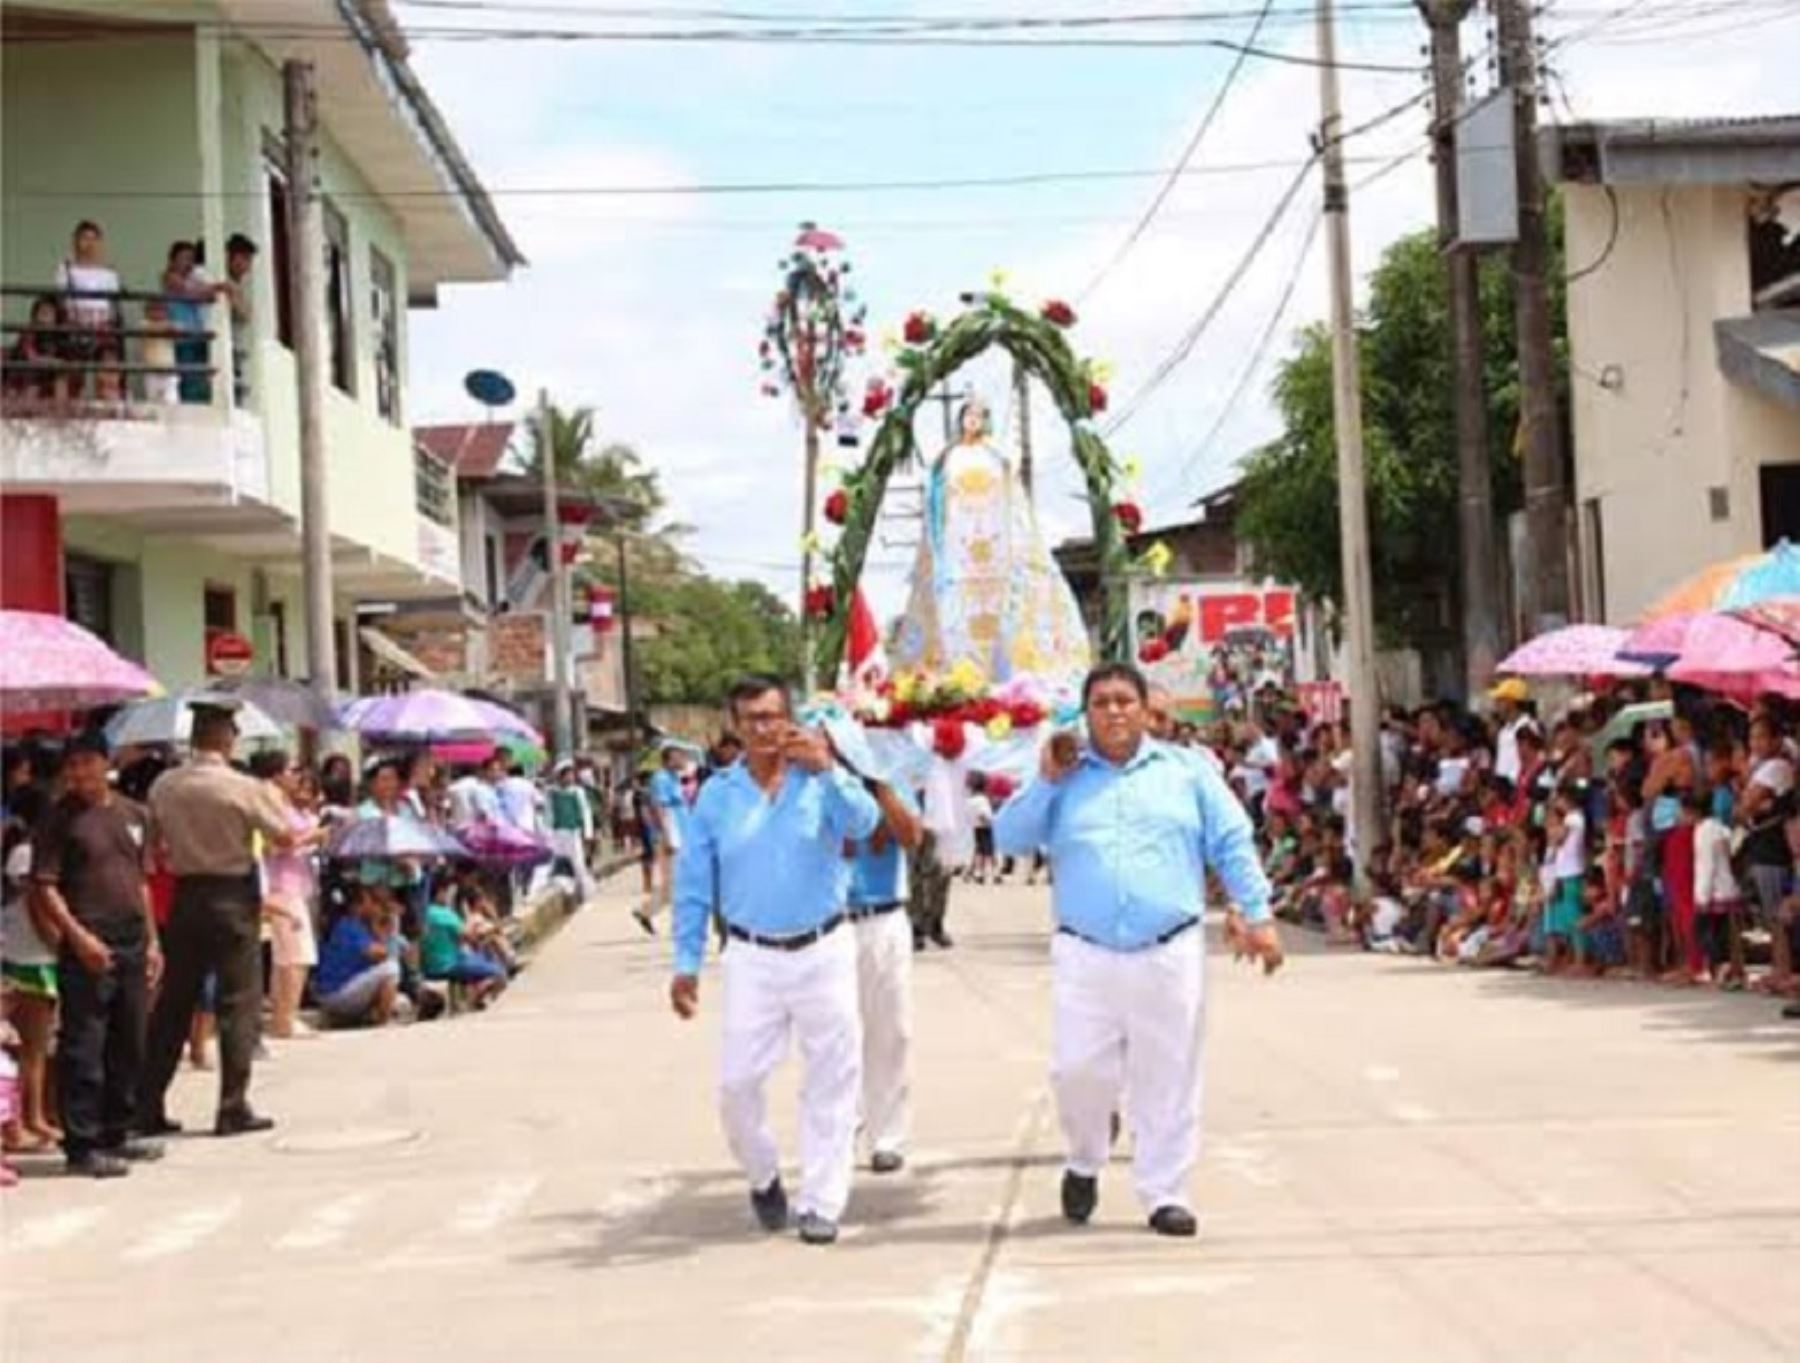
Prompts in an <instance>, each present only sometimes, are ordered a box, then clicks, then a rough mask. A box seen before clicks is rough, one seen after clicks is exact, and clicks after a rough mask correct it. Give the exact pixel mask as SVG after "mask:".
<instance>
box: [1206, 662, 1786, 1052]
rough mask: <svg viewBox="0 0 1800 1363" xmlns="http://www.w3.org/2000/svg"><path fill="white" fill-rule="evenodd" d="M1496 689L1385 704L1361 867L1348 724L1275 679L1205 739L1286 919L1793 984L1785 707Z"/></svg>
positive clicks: (1450, 959)
mask: <svg viewBox="0 0 1800 1363" xmlns="http://www.w3.org/2000/svg"><path fill="white" fill-rule="evenodd" d="M1486 701H1487V705H1486V707H1484V708H1485V709H1486V713H1480V714H1478V713H1474V712H1471V711H1469V710H1467V709H1465V708H1463V707H1460V706H1458V705H1454V704H1439V705H1429V706H1425V707H1422V708H1420V709H1417V710H1410V711H1409V710H1399V709H1395V710H1391V711H1390V712H1389V713H1387V714H1386V715H1385V716H1384V717H1383V721H1382V725H1381V770H1382V775H1383V780H1384V786H1385V795H1386V798H1385V801H1384V815H1383V820H1382V822H1381V827H1382V841H1381V842H1380V844H1379V845H1378V846H1376V847H1374V848H1373V849H1372V850H1371V851H1370V853H1369V855H1368V859H1367V864H1366V866H1359V865H1358V864H1357V863H1358V861H1359V859H1360V849H1357V848H1355V847H1354V846H1353V845H1352V835H1351V831H1350V830H1351V827H1352V822H1351V820H1350V819H1349V812H1350V809H1349V802H1350V789H1351V774H1350V759H1351V754H1350V747H1349V728H1348V725H1347V723H1340V722H1314V721H1313V720H1311V719H1309V718H1308V717H1307V715H1306V714H1305V713H1304V711H1302V710H1301V709H1300V707H1299V706H1297V705H1295V704H1293V703H1291V702H1290V701H1288V700H1287V699H1286V698H1285V697H1284V696H1282V695H1279V694H1277V693H1275V692H1273V691H1268V692H1265V693H1264V694H1263V695H1262V696H1261V697H1260V699H1259V705H1258V711H1259V714H1258V716H1257V717H1256V718H1255V719H1237V720H1233V721H1230V722H1227V723H1225V724H1222V725H1220V726H1218V728H1217V729H1216V730H1215V731H1214V732H1213V733H1212V734H1211V735H1209V737H1210V739H1211V743H1210V745H1209V746H1210V747H1211V749H1212V751H1213V752H1214V754H1215V755H1216V756H1217V757H1218V758H1219V760H1220V761H1221V763H1222V764H1223V766H1224V767H1225V770H1226V772H1227V774H1228V777H1229V779H1230V780H1231V781H1232V783H1233V784H1234V786H1235V787H1236V788H1237V790H1238V792H1239V794H1240V795H1241V796H1242V797H1243V799H1244V801H1245V803H1246V805H1247V806H1248V807H1249V808H1250V809H1251V810H1252V812H1253V815H1254V817H1255V819H1256V822H1257V825H1258V828H1259V830H1260V836H1261V839H1262V842H1263V846H1264V849H1265V854H1266V858H1267V865H1268V869H1269V873H1270V876H1271V879H1272V880H1273V882H1274V884H1275V886H1276V892H1277V902H1278V912H1279V913H1280V914H1281V916H1283V917H1284V918H1287V919H1289V920H1290V921H1294V922H1297V923H1304V924H1309V925H1313V926H1316V927H1318V928H1319V929H1321V930H1322V931H1323V932H1324V933H1325V934H1326V936H1327V939H1328V940H1329V941H1330V942H1332V943H1334V944H1339V945H1343V946H1346V947H1350V946H1359V947H1362V948H1365V949H1367V950H1371V951H1381V952H1393V953H1401V954H1410V955H1418V956H1422V957H1429V958H1431V959H1433V960H1436V961H1439V962H1443V963H1446V964H1455V965H1460V966H1464V967H1470V968H1497V967H1512V968H1529V969H1535V970H1540V971H1543V972H1544V973H1546V974H1550V975H1556V976H1566V977H1575V978H1582V979H1597V978H1617V979H1633V980H1653V981H1658V982H1660V983H1662V984H1665V985H1669V986H1676V987H1682V988H1693V987H1701V986H1705V987H1713V988H1718V989H1723V990H1733V991H1737V990H1746V989H1748V990H1754V991H1757V992H1761V993H1766V994H1770V995H1775V996H1778V997H1781V998H1783V999H1788V1000H1792V999H1794V998H1796V997H1800V978H1797V977H1796V974H1795V960H1796V953H1797V952H1800V940H1797V938H1800V874H1797V873H1800V807H1797V805H1796V797H1795V784H1796V776H1795V770H1796V761H1797V759H1800V743H1797V742H1796V737H1797V734H1796V719H1797V718H1800V715H1797V714H1796V712H1795V710H1794V709H1793V707H1791V706H1790V705H1789V704H1787V703H1786V702H1785V701H1783V700H1782V699H1781V698H1779V697H1775V696H1766V697H1763V698H1761V699H1759V700H1757V701H1756V702H1755V703H1754V704H1752V705H1749V706H1747V707H1746V706H1740V705H1737V704H1734V703H1730V702H1728V701H1725V700H1723V699H1721V698H1719V697H1717V696H1714V695H1710V694H1708V693H1705V692H1701V691H1697V690H1691V689H1688V688H1683V687H1675V688H1671V687H1670V686H1668V685H1667V684H1666V683H1663V682H1661V681H1652V682H1630V683H1622V684H1619V685H1617V686H1614V687H1612V688H1610V689H1608V690H1605V691H1603V692H1598V693H1592V692H1589V693H1582V694H1579V695H1577V696H1576V697H1575V698H1574V699H1573V700H1572V701H1571V702H1570V703H1569V704H1567V705H1566V706H1564V707H1563V708H1561V709H1559V710H1558V711H1557V712H1556V713H1554V714H1540V713H1539V712H1538V707H1537V706H1536V705H1535V704H1534V703H1533V700H1532V695H1531V691H1530V689H1529V687H1528V686H1527V684H1526V683H1525V682H1523V681H1521V680H1519V679H1516V678H1515V679H1507V680H1505V681H1502V682H1501V683H1500V684H1499V685H1498V686H1496V687H1495V688H1494V690H1493V691H1492V693H1491V694H1490V695H1489V696H1488V697H1486ZM1358 871H1364V872H1366V874H1365V875H1364V876H1363V877H1360V878H1359V876H1358V875H1357V872H1358ZM1787 1012H1788V1014H1789V1015H1790V1016H1795V1015H1800V1010H1797V1007H1796V1005H1793V1004H1791V1003H1790V1005H1789V1007H1788V1009H1787Z"/></svg>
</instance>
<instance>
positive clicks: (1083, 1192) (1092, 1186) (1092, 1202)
mask: <svg viewBox="0 0 1800 1363" xmlns="http://www.w3.org/2000/svg"><path fill="white" fill-rule="evenodd" d="M1099 1205H1100V1180H1099V1179H1097V1178H1084V1177H1083V1176H1082V1175H1080V1174H1078V1173H1076V1172H1075V1171H1074V1170H1073V1169H1065V1170H1063V1181H1062V1209H1063V1216H1064V1218H1065V1219H1067V1220H1068V1221H1070V1222H1073V1223H1074V1224H1075V1225H1077V1226H1085V1225H1086V1224H1087V1222H1088V1218H1089V1217H1091V1216H1092V1215H1093V1214H1094V1208H1095V1207H1097V1206H1099Z"/></svg>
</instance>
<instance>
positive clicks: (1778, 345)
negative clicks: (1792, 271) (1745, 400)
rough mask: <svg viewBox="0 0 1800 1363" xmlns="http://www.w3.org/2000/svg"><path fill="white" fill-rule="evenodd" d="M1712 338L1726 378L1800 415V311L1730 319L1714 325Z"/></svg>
mask: <svg viewBox="0 0 1800 1363" xmlns="http://www.w3.org/2000/svg"><path fill="white" fill-rule="evenodd" d="M1713 334H1714V336H1715V338H1716V339H1717V342H1718V347H1719V368H1720V370H1721V371H1722V372H1723V373H1724V374H1725V376H1726V377H1727V378H1729V379H1730V380H1731V381H1732V382H1733V383H1741V384H1743V385H1744V386H1745V387H1748V388H1754V389H1756V391H1757V392H1759V393H1761V394H1762V395H1763V396H1764V397H1768V398H1772V399H1773V400H1774V401H1776V402H1779V403H1781V404H1783V405H1784V406H1787V407H1792V408H1794V409H1795V410H1796V411H1800V309H1796V308H1772V309H1769V310H1768V311H1765V312H1758V313H1755V314H1753V315H1751V316H1749V317H1731V318H1727V319H1725V320H1724V321H1721V322H1715V323H1714V324H1713Z"/></svg>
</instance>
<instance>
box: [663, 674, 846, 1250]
mask: <svg viewBox="0 0 1800 1363" xmlns="http://www.w3.org/2000/svg"><path fill="white" fill-rule="evenodd" d="M730 705H731V712H732V720H733V723H734V727H735V728H736V730H737V732H738V733H739V734H741V735H742V736H743V738H744V741H745V756H744V758H743V760H742V761H740V762H738V763H736V764H734V765H733V766H731V767H728V768H727V769H726V770H725V771H723V772H721V773H720V774H719V775H717V776H715V777H714V778H713V779H712V780H710V781H708V782H707V783H706V785H705V787H704V788H703V789H702V790H701V792H700V798H699V800H698V802H697V803H696V804H695V806H694V809H693V811H692V813H691V815H690V817H689V820H688V828H687V835H688V836H687V842H686V844H685V845H684V846H683V848H682V850H681V855H680V858H679V860H678V861H677V863H676V867H675V931H674V939H675V978H674V980H673V981H672V982H671V984H670V987H669V1000H670V1003H671V1004H672V1006H673V1007H674V1009H675V1012H676V1014H677V1015H678V1016H680V1017H683V1018H691V1017H693V1016H694V1014H695V1013H696V1012H697V1011H698V1009H699V1005H700V966H701V962H702V960H703V959H704V957H705V954H706V930H707V924H708V921H709V919H710V918H711V915H712V910H713V905H714V903H715V897H716V902H717V904H718V906H719V909H720V913H721V915H722V917H723V918H724V921H725V933H726V939H727V940H726V948H725V959H724V966H723V974H724V1001H723V1005H722V1012H723V1014H724V1031H723V1037H722V1044H721V1047H720V1051H721V1054H720V1060H719V1068H720V1076H719V1112H720V1116H721V1118H722V1120H723V1122H724V1126H725V1134H726V1138H727V1139H728V1140H729V1142H730V1144H731V1149H732V1153H733V1154H734V1155H736V1156H737V1160H738V1163H739V1164H741V1165H742V1166H743V1168H744V1172H745V1173H746V1174H748V1175H749V1178H750V1202H751V1206H752V1208H753V1209H754V1211H755V1213H756V1217H757V1220H758V1221H759V1222H761V1224H762V1225H763V1226H764V1228H765V1229H767V1230H771V1231H775V1230H780V1229H782V1228H783V1227H785V1226H786V1225H787V1220H788V1201H787V1193H786V1192H785V1191H784V1190H783V1188H782V1186H781V1179H780V1177H779V1175H780V1168H781V1161H780V1153H779V1151H778V1150H777V1149H776V1146H775V1137H774V1135H773V1134H772V1133H771V1132H770V1130H769V1124H768V1115H767V1110H766V1106H765V1102H764V1094H763V1090H764V1087H765V1085H766V1084H767V1082H768V1077H769V1074H770V1073H771V1071H773V1070H774V1068H775V1066H776V1065H777V1064H778V1063H779V1062H780V1060H781V1058H782V1056H783V1055H784V1054H786V1052H787V1047H788V1038H789V1034H790V1033H792V1034H793V1035H794V1036H795V1038H796V1039H797V1040H798V1042H799V1046H800V1054H801V1057H802V1061H803V1063H804V1066H805V1073H804V1075H803V1077H802V1080H801V1086H800V1110H801V1114H800V1162H801V1170H802V1172H801V1186H800V1196H799V1204H798V1208H797V1211H798V1222H797V1224H798V1227H799V1232H800V1238H801V1239H802V1240H805V1241H806V1242H807V1243H809V1244H829V1243H831V1242H832V1241H833V1240H835V1239H836V1238H837V1223H838V1218H839V1217H841V1216H842V1215H843V1211H844V1206H845V1204H846V1203H847V1202H848V1201H849V1198H850V1173H851V1166H852V1163H853V1160H854V1158H855V1150H856V1115H857V1099H858V1092H859V1088H860V1085H861V1081H862V1027H861V1023H860V1020H859V1018H858V1014H857V984H856V939H855V935H854V933H852V932H851V931H850V930H849V929H848V926H847V920H846V916H845V912H844V888H845V881H846V877H845V875H844V870H843V847H844V844H845V843H846V842H847V841H852V840H855V839H860V838H866V837H868V836H869V835H870V834H871V833H873V832H874V831H875V827H876V824H877V823H878V822H879V820H880V818H881V813H880V810H879V808H878V807H877V805H876V803H875V799H874V797H873V796H871V795H870V793H869V792H868V791H867V790H866V789H864V787H863V784H862V783H861V782H860V781H859V780H857V779H856V778H855V777H854V776H852V775H851V774H850V773H849V772H848V771H846V770H844V769H843V768H842V767H840V766H839V765H837V761H836V758H835V755H834V754H833V752H832V748H831V745H830V743H829V742H828V741H827V740H826V738H825V736H824V735H823V734H822V733H820V732H819V731H817V730H814V729H802V728H800V727H799V726H798V725H796V724H795V723H794V722H793V718H792V712H791V710H790V709H789V705H788V697H787V692H786V690H785V688H784V687H783V686H782V684H781V683H780V682H779V681H777V680H775V679H774V678H771V677H747V678H745V679H744V680H743V681H740V682H738V683H737V684H736V685H734V686H733V687H732V689H731V693H730Z"/></svg>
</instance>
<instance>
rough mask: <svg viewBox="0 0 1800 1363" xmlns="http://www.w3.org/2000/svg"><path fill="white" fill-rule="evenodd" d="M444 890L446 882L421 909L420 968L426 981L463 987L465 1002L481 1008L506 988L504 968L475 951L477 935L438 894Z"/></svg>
mask: <svg viewBox="0 0 1800 1363" xmlns="http://www.w3.org/2000/svg"><path fill="white" fill-rule="evenodd" d="M448 888H449V885H448V883H447V882H440V883H439V885H438V886H437V889H438V891H439V893H435V894H433V895H432V896H431V899H430V901H429V902H428V903H427V904H426V906H425V921H424V925H423V928H422V930H421V933H420V937H419V963H420V969H421V972H422V973H423V974H424V976H425V978H426V979H427V980H431V981H437V982H442V983H445V984H452V985H462V986H465V987H466V988H467V989H468V991H469V1002H470V1003H471V1004H472V1005H473V1006H474V1007H476V1008H485V1007H487V1005H488V1002H489V1000H491V999H492V998H493V997H494V996H495V995H496V994H498V993H499V992H500V991H501V990H502V989H504V988H506V967H505V966H503V965H501V964H500V963H499V962H498V961H496V960H494V959H493V958H492V957H490V956H485V955H483V954H482V953H481V952H480V951H478V950H476V949H475V947H476V943H477V942H478V941H479V937H480V934H479V932H478V931H477V930H474V929H472V928H471V927H470V926H469V925H468V924H466V923H464V921H463V916H462V915H461V914H460V913H458V912H457V911H456V909H455V908H453V907H452V906H451V905H450V904H449V903H448V902H447V900H448V898H449V896H448V895H446V894H444V893H442V891H444V890H447V889H448Z"/></svg>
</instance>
